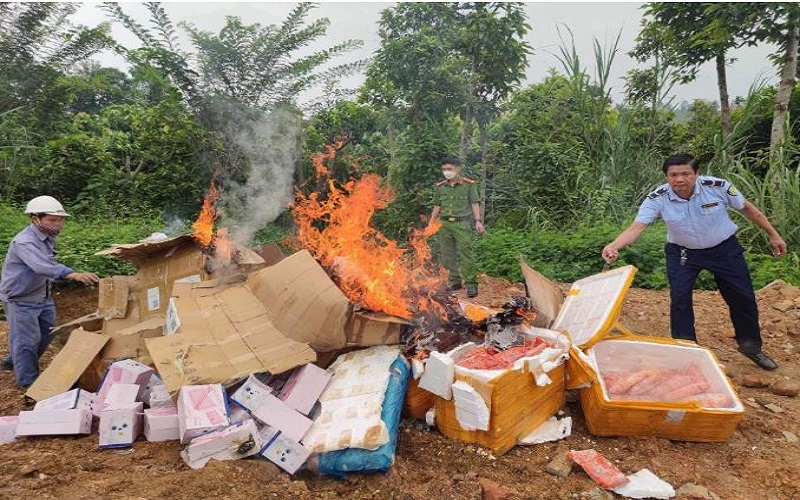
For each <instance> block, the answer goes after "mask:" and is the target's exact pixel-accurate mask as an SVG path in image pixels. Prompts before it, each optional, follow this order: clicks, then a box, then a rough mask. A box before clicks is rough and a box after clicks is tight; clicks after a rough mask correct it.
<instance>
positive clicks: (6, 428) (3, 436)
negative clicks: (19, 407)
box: [0, 415, 19, 444]
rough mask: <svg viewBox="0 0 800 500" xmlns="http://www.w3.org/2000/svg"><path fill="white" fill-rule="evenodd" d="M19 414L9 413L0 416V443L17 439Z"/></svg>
mask: <svg viewBox="0 0 800 500" xmlns="http://www.w3.org/2000/svg"><path fill="white" fill-rule="evenodd" d="M18 422H19V416H17V415H9V416H6V417H0V444H6V443H10V442H12V441H14V440H15V439H17V423H18Z"/></svg>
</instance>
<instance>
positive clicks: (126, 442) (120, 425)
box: [98, 403, 144, 448]
mask: <svg viewBox="0 0 800 500" xmlns="http://www.w3.org/2000/svg"><path fill="white" fill-rule="evenodd" d="M142 408H143V405H142V403H130V404H126V405H122V404H119V405H116V406H114V407H112V408H108V409H105V410H103V411H102V412H101V413H100V425H99V427H98V432H99V434H100V448H128V447H130V446H132V445H133V443H134V441H136V439H137V438H138V437H139V435H140V434H141V433H142V416H143V413H144V412H143V409H142Z"/></svg>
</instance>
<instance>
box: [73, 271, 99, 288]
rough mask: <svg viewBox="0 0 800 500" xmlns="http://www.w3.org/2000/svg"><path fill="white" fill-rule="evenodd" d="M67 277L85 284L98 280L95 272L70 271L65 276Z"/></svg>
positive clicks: (97, 281)
mask: <svg viewBox="0 0 800 500" xmlns="http://www.w3.org/2000/svg"><path fill="white" fill-rule="evenodd" d="M66 278H67V279H69V280H73V281H77V282H79V283H83V284H84V285H86V286H89V285H93V284H95V283H99V282H100V277H99V276H97V275H96V274H95V273H70V274H68V275H67V276H66Z"/></svg>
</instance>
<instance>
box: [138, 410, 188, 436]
mask: <svg viewBox="0 0 800 500" xmlns="http://www.w3.org/2000/svg"><path fill="white" fill-rule="evenodd" d="M144 437H145V439H147V440H148V441H175V440H178V439H180V438H181V432H180V426H179V425H178V409H177V408H150V409H149V410H145V411H144Z"/></svg>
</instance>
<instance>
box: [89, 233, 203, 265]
mask: <svg viewBox="0 0 800 500" xmlns="http://www.w3.org/2000/svg"><path fill="white" fill-rule="evenodd" d="M183 246H193V247H196V248H199V247H198V244H197V242H196V240H195V239H194V237H193V236H192V235H189V234H184V235H181V236H177V237H175V238H169V239H166V240H158V241H143V242H139V243H126V244H118V245H113V246H112V247H111V248H107V249H105V250H101V251H99V252H97V253H95V255H113V256H115V257H119V258H120V259H124V260H128V261H130V262H132V263H133V265H135V266H136V267H137V268H138V267H141V264H142V263H143V262H145V261H147V259H149V258H151V257H154V256H159V257H169V256H170V255H172V252H174V251H175V250H177V249H178V248H179V247H183Z"/></svg>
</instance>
